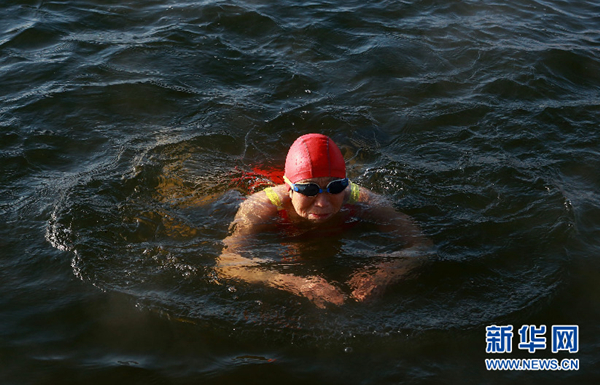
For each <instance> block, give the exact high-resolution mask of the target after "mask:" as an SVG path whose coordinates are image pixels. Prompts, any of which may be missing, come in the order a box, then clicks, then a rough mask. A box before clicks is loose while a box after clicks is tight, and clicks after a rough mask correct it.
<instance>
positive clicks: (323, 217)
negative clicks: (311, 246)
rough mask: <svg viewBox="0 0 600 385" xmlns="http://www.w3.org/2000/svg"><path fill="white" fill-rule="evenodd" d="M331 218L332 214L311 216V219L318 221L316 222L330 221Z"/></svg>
mask: <svg viewBox="0 0 600 385" xmlns="http://www.w3.org/2000/svg"><path fill="white" fill-rule="evenodd" d="M330 216H331V214H316V213H310V214H309V218H310V219H313V220H316V221H324V220H326V219H328V218H329V217H330Z"/></svg>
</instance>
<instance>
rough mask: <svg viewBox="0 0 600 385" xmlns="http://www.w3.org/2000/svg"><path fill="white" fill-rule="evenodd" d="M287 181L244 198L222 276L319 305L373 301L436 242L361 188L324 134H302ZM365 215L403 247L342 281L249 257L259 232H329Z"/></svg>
mask: <svg viewBox="0 0 600 385" xmlns="http://www.w3.org/2000/svg"><path fill="white" fill-rule="evenodd" d="M284 181H285V183H284V184H281V185H277V186H274V187H269V188H267V189H265V190H263V191H261V192H258V193H255V194H252V195H251V196H250V197H248V199H247V200H245V201H244V202H243V203H242V204H241V206H240V208H239V209H238V212H237V214H236V216H235V219H234V221H233V222H232V223H231V227H230V232H231V233H230V235H229V236H228V237H227V238H225V239H224V240H223V243H224V245H225V248H224V249H223V252H222V254H221V256H220V257H219V258H218V261H217V266H216V271H217V274H218V275H219V277H220V278H225V279H232V280H239V281H245V282H248V283H252V284H263V285H266V286H269V287H273V288H277V289H280V290H284V291H287V292H290V293H293V294H295V295H298V296H302V297H306V298H308V299H309V300H310V301H312V302H313V303H314V304H315V305H316V306H317V307H320V308H324V307H326V305H327V304H334V305H342V304H344V303H345V302H347V301H349V300H354V301H359V302H363V301H368V300H371V299H373V298H376V297H378V296H380V295H381V294H382V293H383V292H384V290H385V289H386V287H388V286H390V285H392V284H394V283H396V282H398V281H400V280H401V279H402V277H403V276H404V275H406V273H407V272H408V271H410V269H412V268H413V267H414V266H415V262H416V261H418V260H419V256H421V255H423V254H424V253H425V252H426V250H427V249H428V248H430V246H431V242H430V240H429V239H428V238H426V237H425V236H424V235H423V233H422V232H421V230H420V228H419V227H418V226H417V225H416V224H415V223H414V222H413V221H412V220H411V219H410V217H408V216H407V215H405V214H402V213H400V212H397V211H396V210H395V209H394V208H393V206H392V205H391V204H390V203H389V202H387V201H386V200H385V199H384V198H383V197H382V196H380V195H378V194H375V193H373V192H371V191H369V190H368V189H366V188H363V187H360V186H358V185H356V184H354V183H352V182H350V181H349V180H348V178H347V177H346V163H345V161H344V157H343V155H342V153H341V151H340V149H339V148H338V147H337V145H336V144H335V143H334V142H333V140H331V138H329V137H327V136H325V135H321V134H307V135H303V136H301V137H299V138H298V139H297V140H296V141H295V142H294V143H293V144H292V146H291V147H290V149H289V152H288V154H287V157H286V162H285V173H284ZM357 221H366V222H371V223H375V224H378V225H377V226H378V227H379V230H381V231H384V232H388V233H393V235H395V236H397V237H398V238H399V239H400V240H402V241H403V243H404V245H405V247H404V248H403V249H402V250H399V251H397V252H394V253H392V254H388V255H385V256H384V257H385V260H384V261H383V262H375V263H373V264H372V265H369V266H364V267H362V268H359V269H357V270H356V271H354V272H353V273H352V274H350V276H349V277H348V279H347V282H345V286H346V287H347V288H349V289H348V290H347V291H349V292H348V293H345V292H344V290H342V287H343V286H344V285H340V284H338V283H337V282H330V281H328V280H326V279H325V278H323V277H321V276H319V275H312V276H298V275H294V274H289V273H281V272H279V271H276V270H274V269H267V268H265V267H264V265H263V264H261V261H259V260H257V259H251V258H246V257H244V256H243V254H244V252H243V250H244V247H245V246H247V245H248V242H249V241H250V240H251V239H252V237H253V236H256V235H258V234H260V233H263V232H267V231H273V230H276V229H277V228H281V227H285V228H286V229H287V230H288V233H289V236H293V237H298V236H307V235H308V236H311V235H312V236H321V237H323V236H328V235H331V234H334V233H339V232H341V231H344V229H345V228H347V227H348V226H350V225H352V224H353V223H357Z"/></svg>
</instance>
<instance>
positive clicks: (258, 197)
mask: <svg viewBox="0 0 600 385" xmlns="http://www.w3.org/2000/svg"><path fill="white" fill-rule="evenodd" d="M270 191H271V192H272V193H274V194H276V196H277V197H278V199H280V200H281V201H282V202H283V201H285V199H284V198H285V194H283V190H282V189H281V188H280V186H275V187H272V188H271V190H270ZM273 199H274V198H273V195H271V198H270V197H269V195H267V192H266V191H265V190H263V191H260V192H257V193H254V194H252V195H250V196H249V197H248V198H247V199H246V200H245V201H243V202H242V204H241V205H240V207H239V209H238V211H237V214H236V216H235V220H234V223H235V224H236V227H237V228H238V229H240V230H241V228H246V229H248V230H249V229H250V228H254V227H257V226H260V225H265V224H268V223H269V222H272V220H273V219H274V218H276V217H277V205H276V204H275V202H273Z"/></svg>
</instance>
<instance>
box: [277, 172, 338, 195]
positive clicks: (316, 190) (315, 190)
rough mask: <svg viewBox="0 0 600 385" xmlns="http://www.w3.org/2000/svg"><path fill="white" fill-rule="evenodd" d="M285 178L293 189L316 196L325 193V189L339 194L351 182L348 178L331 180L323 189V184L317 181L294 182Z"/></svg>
mask: <svg viewBox="0 0 600 385" xmlns="http://www.w3.org/2000/svg"><path fill="white" fill-rule="evenodd" d="M283 180H285V183H287V184H289V185H290V187H291V188H292V190H294V191H296V192H299V193H300V194H302V195H306V196H307V197H314V196H317V194H321V193H324V192H325V191H327V192H328V193H330V194H339V193H341V192H342V191H344V190H345V189H346V187H348V185H349V184H350V181H349V180H348V178H344V179H337V180H333V181H331V182H329V183H328V184H327V187H326V188H325V189H322V188H321V186H319V185H318V184H316V183H292V182H290V180H289V179H288V178H287V177H286V176H284V177H283Z"/></svg>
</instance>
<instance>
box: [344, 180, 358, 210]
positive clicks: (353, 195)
mask: <svg viewBox="0 0 600 385" xmlns="http://www.w3.org/2000/svg"><path fill="white" fill-rule="evenodd" d="M359 198H360V187H358V185H357V184H354V183H352V182H350V198H349V199H348V203H347V204H349V205H353V204H355V203H358V199H359Z"/></svg>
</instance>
